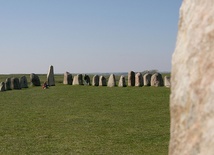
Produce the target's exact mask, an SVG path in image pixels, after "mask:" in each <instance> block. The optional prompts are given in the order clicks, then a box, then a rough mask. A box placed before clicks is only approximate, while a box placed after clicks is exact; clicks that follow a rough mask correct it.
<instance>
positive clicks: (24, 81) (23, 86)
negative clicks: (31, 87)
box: [19, 76, 28, 88]
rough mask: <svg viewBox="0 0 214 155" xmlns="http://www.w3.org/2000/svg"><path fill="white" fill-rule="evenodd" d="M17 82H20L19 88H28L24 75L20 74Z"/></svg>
mask: <svg viewBox="0 0 214 155" xmlns="http://www.w3.org/2000/svg"><path fill="white" fill-rule="evenodd" d="M19 83H20V88H28V83H27V78H26V76H22V77H21V78H20V80H19Z"/></svg>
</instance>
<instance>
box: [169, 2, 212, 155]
mask: <svg viewBox="0 0 214 155" xmlns="http://www.w3.org/2000/svg"><path fill="white" fill-rule="evenodd" d="M213 6H214V1H213V0H184V1H183V4H182V6H181V9H180V22H179V32H178V36H177V43H176V48H175V52H174V54H173V57H172V72H171V73H172V74H171V96H170V113H171V123H170V132H171V134H170V145H169V155H213V154H214V147H213V146H214V138H213V137H214V103H213V101H214V80H213V77H214V7H213Z"/></svg>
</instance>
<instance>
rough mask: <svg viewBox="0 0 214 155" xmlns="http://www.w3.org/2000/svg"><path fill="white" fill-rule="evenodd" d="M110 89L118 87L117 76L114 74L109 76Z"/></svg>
mask: <svg viewBox="0 0 214 155" xmlns="http://www.w3.org/2000/svg"><path fill="white" fill-rule="evenodd" d="M107 86H108V87H115V86H116V79H115V75H114V74H111V75H110V76H109V79H108V85H107Z"/></svg>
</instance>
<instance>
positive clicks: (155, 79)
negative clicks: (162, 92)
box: [151, 73, 163, 87]
mask: <svg viewBox="0 0 214 155" xmlns="http://www.w3.org/2000/svg"><path fill="white" fill-rule="evenodd" d="M151 86H156V87H158V86H163V78H162V75H161V74H160V73H154V74H153V75H152V77H151Z"/></svg>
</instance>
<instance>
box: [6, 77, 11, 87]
mask: <svg viewBox="0 0 214 155" xmlns="http://www.w3.org/2000/svg"><path fill="white" fill-rule="evenodd" d="M5 90H11V78H7V79H6V80H5Z"/></svg>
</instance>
